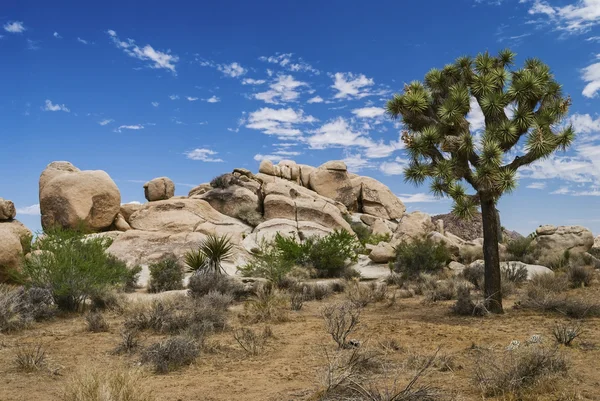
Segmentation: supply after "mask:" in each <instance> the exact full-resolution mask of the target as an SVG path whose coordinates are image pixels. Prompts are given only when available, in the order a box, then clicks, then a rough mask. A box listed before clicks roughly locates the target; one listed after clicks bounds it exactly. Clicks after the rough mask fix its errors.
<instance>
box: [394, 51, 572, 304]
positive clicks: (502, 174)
mask: <svg viewBox="0 0 600 401" xmlns="http://www.w3.org/2000/svg"><path fill="white" fill-rule="evenodd" d="M514 58H515V54H514V53H513V52H511V51H510V50H503V51H501V52H500V53H499V54H498V56H495V57H494V56H491V55H490V54H489V53H488V52H485V53H480V54H479V55H477V57H475V59H472V58H470V57H460V58H459V59H457V60H456V62H455V63H454V64H449V65H446V66H445V67H444V68H443V69H441V70H440V69H432V70H431V71H429V72H428V73H427V74H426V75H425V80H424V82H419V81H414V82H411V83H410V84H407V85H405V86H404V90H403V93H402V94H396V95H394V97H393V99H391V100H390V101H388V103H387V112H388V114H389V115H390V116H391V117H392V118H399V117H401V118H402V122H403V123H404V126H405V127H406V128H407V130H406V131H405V132H403V134H402V138H403V141H404V143H405V145H406V149H407V150H408V153H409V155H410V162H409V165H408V167H407V168H406V170H405V172H404V177H405V180H406V181H407V182H412V183H414V184H417V185H420V184H422V183H423V182H424V181H425V180H426V179H430V180H431V191H432V192H433V193H434V194H435V195H437V196H440V197H442V196H448V197H450V198H452V199H453V200H454V206H453V210H452V211H453V213H454V214H456V215H458V216H459V217H463V218H470V217H472V216H473V215H474V214H475V212H476V211H477V208H478V207H481V213H482V218H483V229H484V232H483V237H484V243H483V252H484V260H485V284H484V287H485V288H484V292H485V299H486V300H487V301H486V303H487V305H486V307H487V309H488V310H490V311H491V312H496V313H501V312H502V292H501V282H500V281H501V274H500V257H499V252H498V242H499V233H500V222H499V221H498V220H499V218H498V212H497V210H496V203H497V202H498V199H499V198H500V197H501V196H502V194H504V193H508V192H511V191H512V190H513V189H514V188H515V187H516V179H517V170H518V169H519V168H520V167H523V166H526V165H529V164H531V163H533V162H534V161H536V160H539V159H543V158H546V157H548V156H550V155H551V154H552V153H553V152H554V151H556V150H557V149H561V150H565V149H566V148H568V147H569V146H570V145H571V143H572V142H573V139H574V137H575V132H574V130H573V127H572V125H563V124H561V123H562V122H563V120H564V118H565V117H566V115H567V113H568V110H569V106H570V104H571V99H570V98H569V97H565V96H563V94H562V89H561V85H560V84H559V83H558V82H556V80H555V79H554V76H553V75H552V73H551V72H550V68H549V67H548V66H547V65H546V64H544V63H543V62H542V61H540V60H538V59H528V60H526V61H525V65H524V67H523V68H521V69H518V70H514V69H511V67H512V66H513V64H514ZM474 103H477V104H478V105H479V107H480V108H481V111H482V112H483V116H484V117H485V129H484V130H483V132H482V133H481V138H480V139H479V138H478V137H477V136H476V135H475V133H474V132H472V130H471V127H470V126H469V122H468V120H467V118H466V117H467V114H468V113H469V112H470V111H471V109H472V104H474ZM517 145H519V146H517ZM521 149H524V152H523V153H522V154H520V153H521V152H520V150H521ZM513 154H517V155H516V156H513ZM507 159H508V160H510V161H509V162H506V160H507ZM465 183H467V184H469V185H470V186H471V187H472V188H473V192H471V193H467V190H466V188H465V187H464V186H463V184H465Z"/></svg>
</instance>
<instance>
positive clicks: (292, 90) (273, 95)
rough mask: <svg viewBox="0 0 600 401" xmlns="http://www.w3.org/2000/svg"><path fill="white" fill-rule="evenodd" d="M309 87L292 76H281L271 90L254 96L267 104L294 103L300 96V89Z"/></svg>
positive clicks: (271, 85)
mask: <svg viewBox="0 0 600 401" xmlns="http://www.w3.org/2000/svg"><path fill="white" fill-rule="evenodd" d="M303 86H308V84H307V83H306V82H302V81H297V80H296V79H295V78H294V77H292V76H291V75H279V76H278V77H277V78H276V79H275V81H274V82H273V83H271V84H270V85H269V88H270V89H269V90H268V91H266V92H260V93H257V94H255V95H254V98H256V99H258V100H262V101H264V102H265V103H270V104H281V103H287V102H294V101H296V100H297V99H298V96H300V92H299V91H298V88H300V87H303Z"/></svg>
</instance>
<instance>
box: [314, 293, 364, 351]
mask: <svg viewBox="0 0 600 401" xmlns="http://www.w3.org/2000/svg"><path fill="white" fill-rule="evenodd" d="M360 311H361V309H360V307H359V306H357V305H356V304H355V303H354V302H344V303H336V304H331V305H326V306H324V307H323V309H322V310H321V316H322V317H323V320H324V322H325V330H326V331H327V333H329V334H330V335H331V338H333V340H334V341H335V342H336V343H337V345H338V349H342V348H347V347H348V346H349V345H348V342H347V338H348V336H349V335H350V334H351V333H352V332H353V331H354V330H356V326H357V325H358V323H359V318H360Z"/></svg>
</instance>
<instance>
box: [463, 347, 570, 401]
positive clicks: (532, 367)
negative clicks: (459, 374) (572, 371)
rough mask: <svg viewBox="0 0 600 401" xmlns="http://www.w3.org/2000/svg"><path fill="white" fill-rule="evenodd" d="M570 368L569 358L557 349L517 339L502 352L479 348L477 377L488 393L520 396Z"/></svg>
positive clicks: (477, 381)
mask: <svg viewBox="0 0 600 401" xmlns="http://www.w3.org/2000/svg"><path fill="white" fill-rule="evenodd" d="M567 369H568V365H567V362H566V360H565V359H564V357H563V355H562V354H561V353H560V352H559V351H558V350H557V349H556V348H552V347H547V346H544V345H543V344H541V343H527V344H524V345H520V344H519V342H518V341H517V342H515V345H511V346H510V347H507V349H506V350H505V351H503V352H502V354H500V355H498V354H497V353H495V352H493V351H492V350H479V351H478V353H477V357H476V363H475V373H474V380H475V382H476V383H477V384H478V385H479V386H480V388H481V390H482V393H483V395H484V396H495V395H513V396H514V395H516V396H518V395H519V394H521V393H522V392H523V391H524V390H526V389H529V388H531V387H534V386H535V385H536V384H538V383H539V382H540V381H542V380H544V379H551V378H553V377H556V376H557V375H561V374H563V373H564V372H566V371H567Z"/></svg>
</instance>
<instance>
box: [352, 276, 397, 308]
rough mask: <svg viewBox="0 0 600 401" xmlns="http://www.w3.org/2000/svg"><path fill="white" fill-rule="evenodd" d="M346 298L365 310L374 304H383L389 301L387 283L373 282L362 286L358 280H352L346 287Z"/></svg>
mask: <svg viewBox="0 0 600 401" xmlns="http://www.w3.org/2000/svg"><path fill="white" fill-rule="evenodd" d="M345 294H346V298H348V300H349V301H350V302H352V303H354V304H355V305H357V306H358V307H360V308H364V307H365V306H367V305H368V304H370V303H372V302H381V301H384V300H386V299H387V295H388V288H387V284H386V283H376V282H372V283H369V284H361V283H360V282H359V281H358V280H352V281H350V282H349V283H348V285H347V286H346V292H345Z"/></svg>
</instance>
